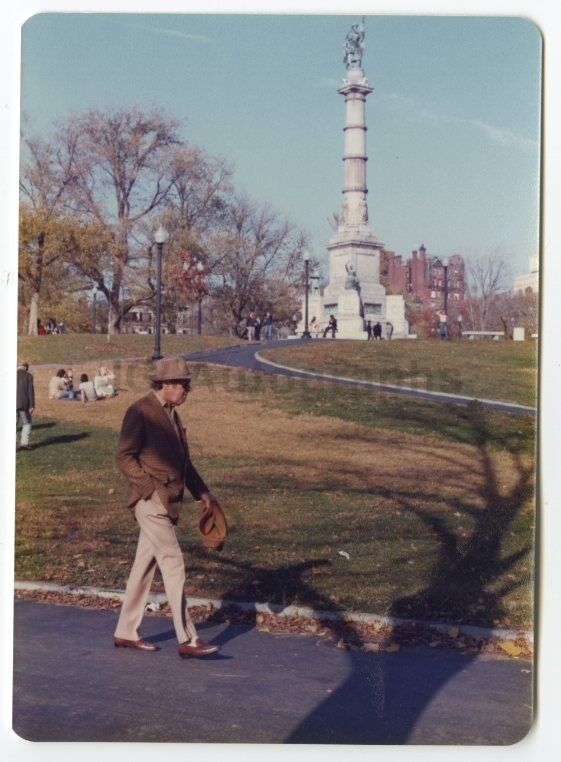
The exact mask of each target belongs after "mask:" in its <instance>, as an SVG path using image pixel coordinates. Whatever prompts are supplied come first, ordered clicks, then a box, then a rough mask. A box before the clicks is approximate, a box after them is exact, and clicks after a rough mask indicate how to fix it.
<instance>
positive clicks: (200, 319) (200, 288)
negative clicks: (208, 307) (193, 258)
mask: <svg viewBox="0 0 561 762" xmlns="http://www.w3.org/2000/svg"><path fill="white" fill-rule="evenodd" d="M196 266H197V302H198V304H197V307H198V311H197V334H198V335H199V336H200V335H201V333H202V332H203V296H204V289H203V286H202V277H203V271H204V269H205V266H204V265H203V263H202V262H201V261H200V260H199V261H198V262H197V265H196Z"/></svg>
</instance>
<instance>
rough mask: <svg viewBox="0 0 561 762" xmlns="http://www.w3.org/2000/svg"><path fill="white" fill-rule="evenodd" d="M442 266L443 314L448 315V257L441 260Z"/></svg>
mask: <svg viewBox="0 0 561 762" xmlns="http://www.w3.org/2000/svg"><path fill="white" fill-rule="evenodd" d="M442 265H443V267H444V314H445V315H446V317H448V259H443V260H442Z"/></svg>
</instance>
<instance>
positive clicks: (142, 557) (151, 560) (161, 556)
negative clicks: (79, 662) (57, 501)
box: [114, 357, 226, 657]
mask: <svg viewBox="0 0 561 762" xmlns="http://www.w3.org/2000/svg"><path fill="white" fill-rule="evenodd" d="M151 380H152V390H151V391H150V392H148V394H146V395H145V396H144V397H141V398H140V399H139V400H137V401H136V402H134V403H133V404H132V405H131V406H130V407H129V408H128V410H127V412H126V413H125V417H124V419H123V425H122V429H121V435H120V438H119V446H118V451H117V466H118V467H119V469H120V470H121V471H122V473H123V474H124V475H125V477H126V478H127V480H128V482H129V484H130V486H131V494H130V498H129V502H128V507H129V508H130V509H132V510H133V511H134V515H135V518H136V520H137V521H138V524H139V526H140V534H139V538H138V546H137V550H136V557H135V560H134V563H133V566H132V569H131V571H130V575H129V579H128V582H127V587H126V591H125V597H124V601H123V606H122V608H121V613H120V616H119V621H118V623H117V628H116V630H115V638H114V642H115V646H118V647H125V648H136V649H139V650H142V651H156V650H158V649H157V646H155V645H154V644H152V643H148V642H146V641H145V640H142V638H140V636H139V634H138V627H139V626H140V622H141V620H142V616H143V614H144V608H145V606H146V601H147V598H148V594H149V592H150V586H151V583H152V579H153V577H154V572H155V570H156V565H157V566H159V568H160V572H161V574H162V579H163V582H164V587H165V591H166V596H167V599H168V602H169V605H170V608H171V612H172V617H173V624H174V627H175V632H176V635H177V639H178V641H179V655H180V656H182V657H187V656H195V657H200V656H207V655H208V654H212V653H215V652H216V651H218V646H215V645H209V644H207V643H205V642H204V641H203V640H202V639H201V638H199V637H198V635H197V631H196V629H195V625H194V623H193V621H192V619H191V617H190V616H189V612H188V609H187V604H186V600H185V591H184V587H185V565H184V561H183V554H182V552H181V548H180V547H179V543H178V541H177V537H176V536H175V529H174V527H175V525H176V524H177V521H178V518H179V512H180V508H181V501H182V499H183V491H184V486H187V488H188V489H189V491H190V492H191V494H192V495H193V497H194V498H195V500H199V501H202V503H203V515H202V518H201V521H200V524H199V531H200V532H201V535H202V537H203V542H204V543H205V545H206V546H207V547H208V548H215V549H220V548H221V547H222V543H223V541H224V539H225V537H226V522H225V520H224V516H223V514H222V511H221V510H220V506H219V505H218V502H217V501H216V499H215V498H214V497H213V496H212V495H211V493H210V491H209V489H208V487H207V486H206V484H205V483H204V481H203V480H202V478H201V477H200V476H199V474H198V473H197V470H196V469H195V466H194V465H193V463H192V462H191V460H190V458H189V448H188V445H187V438H186V433H185V429H184V428H183V426H182V423H181V420H180V419H179V416H178V415H177V413H176V410H175V408H176V407H178V406H179V405H182V404H183V403H184V402H185V400H186V399H187V395H188V393H189V390H190V387H191V377H190V373H189V369H188V367H187V364H186V363H185V361H184V360H182V359H181V358H179V357H177V358H175V357H169V358H163V359H161V360H159V361H158V362H157V363H156V365H155V371H154V373H152V375H151Z"/></svg>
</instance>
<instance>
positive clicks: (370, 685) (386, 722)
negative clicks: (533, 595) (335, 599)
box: [287, 405, 534, 744]
mask: <svg viewBox="0 0 561 762" xmlns="http://www.w3.org/2000/svg"><path fill="white" fill-rule="evenodd" d="M467 415H468V416H469V421H470V428H471V437H470V438H472V441H474V442H475V443H476V445H477V459H478V461H479V464H480V466H481V468H482V471H483V474H484V484H483V486H482V487H481V488H480V489H479V490H478V492H479V495H480V497H481V498H482V499H483V505H482V507H481V508H478V509H474V508H473V507H470V506H466V505H464V506H463V509H464V510H465V511H467V512H469V513H470V514H471V515H472V517H473V520H474V522H475V526H474V529H473V531H472V532H471V534H470V536H469V537H468V538H467V539H466V540H463V539H461V538H460V537H459V536H458V535H457V534H456V533H455V532H454V531H453V530H451V529H449V528H447V527H446V526H445V524H444V522H443V521H442V518H441V516H439V515H437V514H435V513H434V512H431V511H430V509H424V508H419V507H418V506H417V505H415V504H413V503H412V502H411V501H410V500H409V499H408V498H407V497H406V496H398V501H399V503H400V504H401V506H402V508H403V509H404V510H409V511H412V512H414V513H415V514H416V515H417V516H418V517H419V518H420V519H421V521H422V522H423V523H424V524H425V526H426V527H427V531H429V530H430V531H432V533H433V535H436V537H437V538H438V543H439V555H438V559H437V562H436V563H435V565H434V567H433V570H432V573H431V577H430V580H429V582H428V585H427V586H426V587H425V589H424V590H422V591H420V592H418V593H415V594H414V595H410V596H404V597H402V598H399V599H397V600H395V601H394V603H393V605H392V606H391V609H390V611H389V612H388V613H389V615H390V616H391V617H395V618H399V619H415V620H425V621H426V620H427V619H430V618H434V616H435V612H437V615H438V619H439V620H441V621H444V622H451V623H454V622H456V621H458V622H459V621H464V622H465V621H470V617H471V616H472V615H473V610H474V607H484V608H485V609H486V614H487V618H488V619H489V620H490V621H500V620H501V618H502V617H503V615H504V614H505V611H504V607H503V600H504V597H505V595H506V594H507V593H508V592H509V591H510V590H511V589H512V587H513V586H514V585H515V584H517V583H516V582H513V583H507V584H503V585H502V586H500V587H499V586H497V580H498V578H499V577H503V578H504V575H505V573H506V572H508V571H509V570H511V569H513V568H514V567H515V566H516V564H517V563H518V562H519V561H520V559H521V558H522V557H523V556H524V555H525V554H526V553H530V552H531V551H532V547H531V546H530V547H525V548H523V549H521V550H518V551H517V552H514V553H511V554H509V555H504V553H503V543H504V539H505V536H506V534H507V532H508V531H509V529H510V527H511V525H512V523H513V521H514V520H515V518H516V517H517V516H518V515H519V513H520V511H521V509H522V508H523V506H524V505H525V504H526V503H527V501H528V500H529V499H531V498H532V496H533V494H534V492H533V486H532V477H533V472H534V469H533V466H526V465H524V464H523V462H522V459H521V458H520V455H519V454H518V452H517V443H516V439H514V440H513V442H511V443H509V438H508V437H499V438H497V437H496V436H495V435H494V433H493V431H492V429H491V427H490V426H489V425H488V420H487V415H486V414H485V412H484V411H483V410H482V409H481V408H480V406H477V405H474V406H470V408H469V410H468V413H467ZM435 429H436V430H437V431H438V423H437V422H436V423H435ZM447 434H448V435H449V430H448V429H447ZM464 434H465V431H464ZM497 440H499V441H497ZM497 444H498V445H500V446H502V447H503V448H505V449H506V450H507V451H509V452H510V455H511V458H512V465H513V469H514V472H515V475H516V479H515V481H514V484H513V485H512V487H511V488H510V489H509V490H508V491H504V490H501V487H500V478H499V477H500V475H499V474H498V473H497V471H496V468H495V466H494V463H493V460H492V458H491V456H490V449H491V448H492V447H496V446H497ZM510 444H513V445H514V446H512V447H510ZM513 450H514V452H513ZM351 630H352V626H351ZM356 635H357V637H356V640H357V641H359V640H360V637H359V635H358V633H357V634H356ZM406 637H407V634H406V632H404V630H403V629H402V628H397V627H396V628H394V629H393V631H392V632H391V634H390V635H389V636H388V637H386V639H385V640H384V642H383V643H382V645H381V649H380V653H378V654H373V655H370V654H364V653H361V652H352V651H351V652H350V653H349V655H348V660H349V672H348V677H347V679H346V680H345V682H344V683H343V684H342V685H341V686H340V687H339V688H338V689H337V690H336V691H334V693H333V694H332V695H331V696H330V697H329V698H328V699H327V700H326V701H324V702H322V703H321V704H320V705H319V706H317V707H316V709H315V710H314V711H313V712H312V713H311V714H309V715H308V716H307V717H306V718H305V720H303V722H302V723H301V724H300V725H299V726H298V727H297V728H296V729H295V730H294V731H293V732H292V733H291V735H290V736H289V738H288V739H287V742H288V743H348V744H405V743H408V742H413V743H415V742H423V743H438V742H444V743H478V742H479V743H481V742H487V743H496V744H507V743H513V742H515V741H517V740H519V739H520V738H521V737H522V736H523V735H524V734H525V732H527V730H528V729H529V727H530V724H531V720H532V716H531V710H528V711H527V712H526V714H525V715H524V712H522V718H521V719H520V716H519V715H520V711H519V714H518V716H519V722H518V725H516V723H514V724H513V725H512V726H511V727H504V726H503V727H500V723H493V717H492V716H491V717H487V718H486V719H487V720H489V721H490V724H491V726H492V727H493V730H492V731H488V732H491V733H492V734H494V736H493V738H491V739H487V740H486V741H481V740H479V741H478V740H477V739H476V737H475V736H476V735H477V732H478V730H477V727H475V728H474V726H473V723H472V728H471V730H469V724H470V722H469V718H466V717H462V707H459V710H458V725H459V727H458V730H457V732H456V731H454V729H452V728H444V729H443V728H440V729H439V730H436V731H433V736H432V738H430V737H429V738H426V737H425V738H421V740H420V741H419V737H418V736H417V737H416V738H413V740H411V739H412V735H413V734H414V732H415V728H416V725H417V723H418V720H419V718H420V716H421V714H422V713H423V712H424V711H425V709H426V708H427V707H428V705H429V704H430V703H431V702H432V701H433V700H434V698H435V697H436V696H437V694H438V693H439V691H440V690H441V689H442V688H443V687H444V686H445V685H446V683H448V682H449V681H450V680H451V679H452V678H454V677H455V675H457V673H458V672H460V671H463V670H465V669H466V667H467V665H468V664H469V663H470V661H472V660H473V659H474V658H475V657H476V656H477V651H476V650H471V651H463V652H462V653H461V654H460V653H454V652H450V651H440V652H437V651H432V652H430V654H428V655H426V656H425V657H424V658H422V659H421V658H418V659H417V660H411V659H410V658H408V657H407V655H406V654H405V653H403V654H402V653H392V651H394V650H397V649H399V648H401V645H402V643H403V642H404V640H405V639H406ZM388 648H389V652H388V651H387V649H388ZM485 700H486V695H481V696H480V697H478V702H479V706H480V707H482V717H485ZM524 701H526V702H528V703H529V704H530V703H531V696H530V695H529V694H528V692H527V693H526V694H525V695H524V696H523V697H521V696H514V697H513V702H514V711H513V712H512V713H513V714H516V713H517V710H520V709H521V703H522V702H524ZM462 723H464V725H466V723H467V726H468V727H467V729H466V727H461V725H462ZM421 732H422V731H421ZM425 732H426V731H425ZM455 732H456V735H455ZM470 734H471V735H470ZM439 738H440V739H445V740H444V741H442V740H440V741H439V740H438V739H439ZM435 739H436V740H435Z"/></svg>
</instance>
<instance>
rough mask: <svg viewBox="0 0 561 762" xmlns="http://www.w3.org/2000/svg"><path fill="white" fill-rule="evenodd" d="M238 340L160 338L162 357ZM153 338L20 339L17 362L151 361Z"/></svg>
mask: <svg viewBox="0 0 561 762" xmlns="http://www.w3.org/2000/svg"><path fill="white" fill-rule="evenodd" d="M238 343H239V340H238V339H232V338H229V337H227V336H204V335H203V336H198V335H192V336H179V335H172V334H164V335H163V336H162V337H161V351H162V354H173V355H177V354H187V353H188V352H197V351H199V350H203V349H217V348H219V347H226V346H231V345H233V344H238ZM153 351H154V336H150V335H144V334H142V335H141V334H138V333H136V334H126V335H125V334H123V335H121V334H118V335H116V336H111V337H110V341H108V340H107V335H105V334H99V333H98V334H93V333H65V334H63V335H54V336H18V360H19V361H24V360H26V361H27V362H28V363H30V365H39V364H43V363H57V364H61V365H62V366H63V367H65V366H68V365H71V364H75V363H78V362H83V361H86V360H107V361H109V362H112V361H113V360H115V359H117V358H121V357H123V358H132V357H146V358H148V357H151V356H152V352H153Z"/></svg>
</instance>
